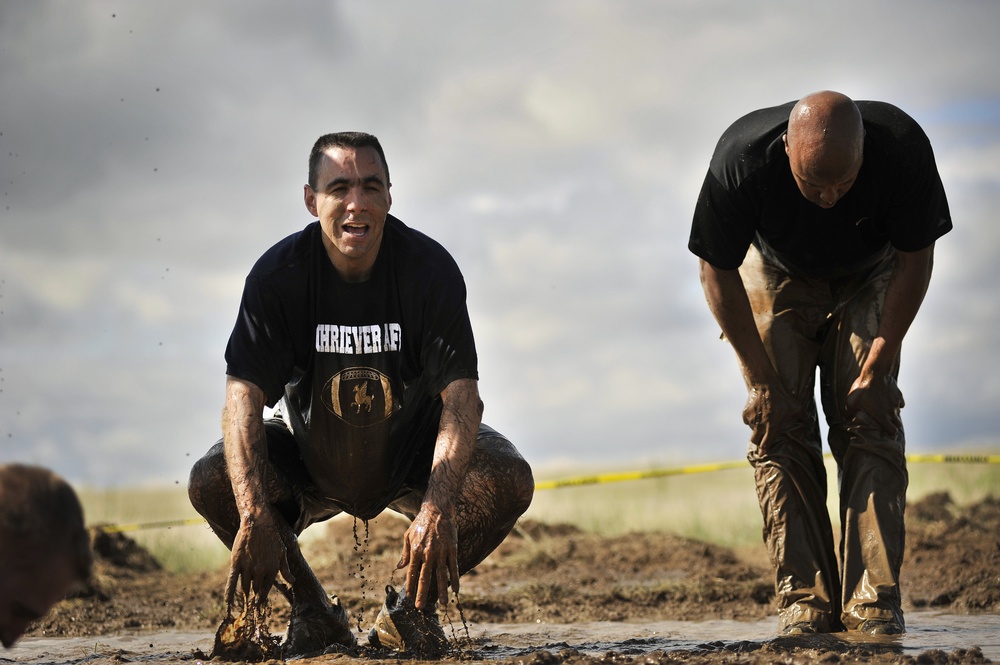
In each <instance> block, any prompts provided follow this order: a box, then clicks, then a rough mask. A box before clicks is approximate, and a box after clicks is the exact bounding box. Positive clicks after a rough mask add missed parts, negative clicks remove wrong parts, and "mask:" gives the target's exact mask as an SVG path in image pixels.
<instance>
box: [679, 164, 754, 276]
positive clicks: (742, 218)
mask: <svg viewBox="0 0 1000 665" xmlns="http://www.w3.org/2000/svg"><path fill="white" fill-rule="evenodd" d="M756 220H757V213H756V206H755V205H754V204H753V201H752V200H751V199H750V197H749V195H748V188H747V187H746V186H742V187H739V188H737V189H736V190H735V191H729V190H727V189H726V188H725V187H724V186H723V185H722V183H720V182H719V180H718V179H717V178H716V177H715V174H714V173H712V172H711V171H709V172H708V175H706V176H705V182H704V184H703V185H702V188H701V193H700V194H699V195H698V204H697V207H696V208H695V212H694V220H693V222H692V224H691V235H690V237H689V239H688V249H689V250H690V251H691V252H692V253H694V254H695V255H697V256H698V257H700V258H702V259H704V260H705V261H707V262H708V263H710V264H711V265H713V266H715V267H716V268H719V269H721V270H735V269H736V268H739V267H740V265H741V264H742V263H743V258H744V257H745V256H746V253H747V249H749V247H750V243H751V242H752V241H753V238H754V234H755V233H756V229H757V221H756Z"/></svg>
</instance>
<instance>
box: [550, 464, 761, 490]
mask: <svg viewBox="0 0 1000 665" xmlns="http://www.w3.org/2000/svg"><path fill="white" fill-rule="evenodd" d="M745 466H748V464H747V462H746V461H745V460H741V461H739V462H719V463H717V464H696V465H694V466H683V467H677V468H673V469H651V470H649V471H629V472H625V473H602V474H600V475H596V476H583V477H580V478H568V479H566V480H546V481H542V482H540V483H535V489H536V490H550V489H556V488H559V487H578V486H580V485H601V484H604V483H620V482H622V481H625V480H642V479H645V478H663V477H666V476H680V475H685V474H689V473H707V472H709V471H723V470H725V469H736V468H740V467H745Z"/></svg>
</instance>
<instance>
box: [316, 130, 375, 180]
mask: <svg viewBox="0 0 1000 665" xmlns="http://www.w3.org/2000/svg"><path fill="white" fill-rule="evenodd" d="M334 147H336V148H355V149H357V148H374V149H375V152H377V153H378V156H379V158H381V160H382V168H383V169H385V179H386V183H385V184H386V186H388V185H389V184H390V181H389V164H388V163H387V162H386V161H385V152H384V151H383V150H382V144H381V143H379V142H378V139H377V138H375V137H374V136H373V135H371V134H366V133H365V132H336V133H334V134H324V135H323V136H321V137H319V138H318V139H316V143H314V144H313V147H312V152H310V153H309V186H310V187H312V188H313V190H315V189H316V186H317V184H318V183H317V182H316V179H317V178H318V177H319V163H320V160H322V159H323V153H325V152H326V151H327V150H329V149H330V148H334Z"/></svg>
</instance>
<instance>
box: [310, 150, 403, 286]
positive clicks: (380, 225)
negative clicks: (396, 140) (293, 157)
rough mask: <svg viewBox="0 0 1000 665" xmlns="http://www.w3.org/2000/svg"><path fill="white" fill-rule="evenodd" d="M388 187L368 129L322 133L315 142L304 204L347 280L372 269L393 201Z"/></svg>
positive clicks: (386, 170) (385, 166)
mask: <svg viewBox="0 0 1000 665" xmlns="http://www.w3.org/2000/svg"><path fill="white" fill-rule="evenodd" d="M389 187H390V181H389V166H388V164H387V163H386V160H385V153H384V152H383V151H382V146H381V145H380V144H379V142H378V139H377V138H375V137H374V136H372V135H371V134H365V133H362V132H340V133H336V134H326V135H324V136H321V137H320V138H319V139H318V140H317V141H316V143H315V144H314V145H313V149H312V152H311V153H310V155H309V182H308V183H307V184H306V185H305V186H304V187H303V194H304V198H305V204H306V208H307V209H308V210H309V212H310V213H312V214H313V215H314V216H315V217H317V218H318V219H319V222H320V226H321V227H322V229H323V234H322V235H323V246H324V247H325V248H326V252H327V255H328V256H329V257H330V261H331V262H332V263H333V266H334V268H335V269H336V270H337V272H338V273H339V274H340V276H341V277H342V278H343V279H344V280H345V281H348V282H361V281H364V280H366V279H368V277H369V276H370V275H371V270H372V266H373V265H374V264H375V259H376V257H377V256H378V250H379V247H380V246H381V244H382V231H383V229H384V228H385V218H386V215H388V214H389V208H390V206H391V205H392V196H391V195H390V194H389Z"/></svg>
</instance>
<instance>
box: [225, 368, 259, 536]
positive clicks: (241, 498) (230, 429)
mask: <svg viewBox="0 0 1000 665" xmlns="http://www.w3.org/2000/svg"><path fill="white" fill-rule="evenodd" d="M264 399H265V398H264V392H263V391H262V390H261V389H260V388H258V387H257V386H255V385H254V384H252V383H250V382H248V381H242V380H240V379H235V378H233V377H228V378H227V380H226V406H225V408H224V409H223V412H222V440H223V445H224V448H225V454H226V465H227V468H228V470H229V480H230V482H231V483H232V485H233V494H234V495H235V497H236V505H237V507H238V508H239V511H240V519H241V520H243V521H245V520H246V519H247V518H250V517H253V516H255V515H257V514H258V513H259V512H260V511H261V510H262V509H263V508H264V507H265V506H266V505H267V500H266V492H265V486H264V467H265V465H266V463H267V440H266V438H265V436H264V418H263V410H264Z"/></svg>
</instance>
